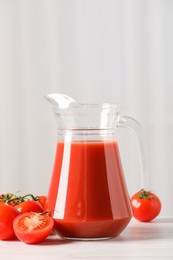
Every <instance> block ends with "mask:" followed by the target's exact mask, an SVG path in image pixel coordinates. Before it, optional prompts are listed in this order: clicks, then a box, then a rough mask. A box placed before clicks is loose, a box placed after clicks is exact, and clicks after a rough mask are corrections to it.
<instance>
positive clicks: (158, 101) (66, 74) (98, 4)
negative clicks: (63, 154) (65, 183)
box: [0, 0, 173, 216]
mask: <svg viewBox="0 0 173 260" xmlns="http://www.w3.org/2000/svg"><path fill="white" fill-rule="evenodd" d="M172 14H173V1H171V0H145V1H144V0H47V1H46V0H11V1H10V0H0V193H3V192H5V193H6V192H17V191H19V190H20V191H21V192H23V193H27V192H32V193H34V194H36V195H37V194H46V193H47V190H48V186H49V180H50V177H51V171H52V167H53V161H54V153H55V145H56V125H55V121H54V118H53V115H52V111H51V108H50V107H49V104H48V103H47V101H45V100H44V96H45V94H47V93H51V92H57V93H65V94H67V95H70V96H71V97H73V98H74V99H76V100H78V101H80V102H85V103H91V102H92V103H97V102H115V103H121V105H122V113H124V114H126V115H130V116H132V117H134V118H136V119H137V120H138V121H140V122H141V124H142V125H143V129H144V136H145V140H146V147H147V156H148V168H149V184H148V188H149V189H151V190H153V191H154V192H155V193H156V194H157V195H158V196H159V197H160V198H161V200H162V204H163V208H162V212H161V215H162V216H173V192H172V189H173V149H172V147H173V15H172ZM119 142H120V150H121V153H122V161H123V165H124V172H125V176H126V180H127V184H128V187H129V193H130V195H132V194H133V193H134V192H136V191H138V190H139V189H140V188H141V186H140V185H141V184H140V178H139V165H138V155H137V152H136V146H135V145H134V144H135V137H134V136H133V135H131V133H130V132H128V131H125V130H122V131H121V132H120V133H119Z"/></svg>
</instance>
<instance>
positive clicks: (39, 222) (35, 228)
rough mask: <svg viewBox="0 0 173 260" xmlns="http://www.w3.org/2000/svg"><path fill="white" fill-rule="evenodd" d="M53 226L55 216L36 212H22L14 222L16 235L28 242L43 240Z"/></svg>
mask: <svg viewBox="0 0 173 260" xmlns="http://www.w3.org/2000/svg"><path fill="white" fill-rule="evenodd" d="M53 226H54V220H53V218H51V217H50V216H48V215H45V214H39V213H34V212H26V213H22V214H20V215H18V216H17V217H16V218H15V219H14V222H13V228H14V232H15V235H16V237H17V238H18V239H19V240H21V241H23V242H25V243H27V244H35V243H39V242H41V241H43V240H44V239H45V238H46V237H47V236H48V235H49V234H50V233H51V231H52V229H53Z"/></svg>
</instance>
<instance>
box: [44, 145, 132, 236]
mask: <svg viewBox="0 0 173 260" xmlns="http://www.w3.org/2000/svg"><path fill="white" fill-rule="evenodd" d="M47 208H49V209H50V211H51V214H52V216H53V218H54V219H55V229H56V231H57V233H58V234H60V235H61V236H63V237H71V238H105V237H114V236H117V235H118V234H119V233H120V232H122V231H123V229H124V228H125V227H126V226H127V224H128V223H129V221H130V219H131V216H132V212H131V206H130V202H129V196H128V193H127V189H126V185H125V181H124V177H123V171H122V166H121V161H120V156H119V151H118V146H117V143H116V142H72V143H65V144H64V143H58V144H57V151H56V157H55V165H54V170H53V175H52V180H51V185H50V189H49V194H48V205H47Z"/></svg>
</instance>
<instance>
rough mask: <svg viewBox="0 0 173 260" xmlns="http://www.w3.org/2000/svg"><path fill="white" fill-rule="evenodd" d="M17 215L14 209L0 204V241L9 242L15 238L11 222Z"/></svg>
mask: <svg viewBox="0 0 173 260" xmlns="http://www.w3.org/2000/svg"><path fill="white" fill-rule="evenodd" d="M18 215H19V212H18V210H17V209H15V208H14V207H12V206H10V205H7V204H0V240H11V239H13V238H14V237H15V234H14V231H13V220H14V219H15V218H16V217H17V216H18Z"/></svg>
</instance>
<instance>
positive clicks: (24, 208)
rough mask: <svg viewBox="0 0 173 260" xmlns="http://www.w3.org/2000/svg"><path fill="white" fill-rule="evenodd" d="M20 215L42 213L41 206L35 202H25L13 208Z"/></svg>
mask: <svg viewBox="0 0 173 260" xmlns="http://www.w3.org/2000/svg"><path fill="white" fill-rule="evenodd" d="M14 207H15V208H16V209H17V210H18V211H19V212H20V213H24V212H30V211H32V212H43V206H42V205H41V204H40V203H39V202H38V201H35V200H26V201H23V202H21V203H19V204H17V205H15V206H14Z"/></svg>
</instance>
